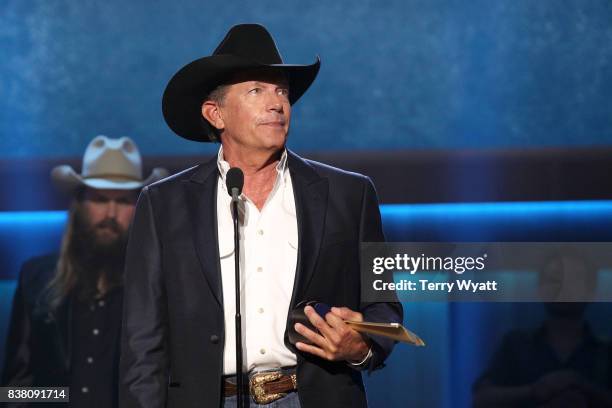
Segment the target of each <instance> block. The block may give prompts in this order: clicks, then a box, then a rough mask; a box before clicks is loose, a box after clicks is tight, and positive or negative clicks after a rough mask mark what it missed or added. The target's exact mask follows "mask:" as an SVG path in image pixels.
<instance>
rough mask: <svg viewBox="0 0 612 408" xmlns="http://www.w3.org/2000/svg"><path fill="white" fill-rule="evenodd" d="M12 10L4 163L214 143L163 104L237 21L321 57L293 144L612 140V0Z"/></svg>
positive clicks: (5, 70)
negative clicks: (174, 120)
mask: <svg viewBox="0 0 612 408" xmlns="http://www.w3.org/2000/svg"><path fill="white" fill-rule="evenodd" d="M2 3H3V4H2V6H1V7H0V10H1V11H0V44H1V45H0V47H1V48H0V49H1V50H2V57H1V58H0V96H1V97H0V135H1V137H0V158H2V157H27V156H30V157H31V156H52V157H57V156H66V155H67V156H80V155H81V154H82V152H83V149H84V147H85V145H86V144H87V142H88V141H89V140H90V139H91V138H92V137H93V136H94V135H96V134H98V133H103V134H107V135H108V136H111V137H119V136H122V135H129V136H131V137H133V138H134V139H135V140H136V141H137V143H138V144H139V145H140V147H141V149H142V151H143V153H145V154H186V153H189V154H193V153H199V152H203V151H205V152H209V151H210V148H211V147H212V146H205V145H200V144H196V143H192V142H187V141H183V140H182V139H179V138H177V137H174V136H173V135H172V134H171V133H170V131H169V130H168V129H167V128H166V126H165V124H164V123H163V119H162V117H161V112H160V98H161V94H162V92H163V89H164V86H165V84H166V82H167V80H168V79H169V78H170V77H171V75H172V74H173V73H174V72H175V71H176V70H177V69H178V68H180V67H181V66H182V65H184V64H185V63H187V62H189V61H191V60H193V59H195V58H198V57H201V56H204V55H209V54H210V53H211V51H212V50H213V49H214V48H215V46H216V45H217V44H218V43H219V41H220V40H221V39H222V38H223V36H224V34H225V32H226V31H227V30H228V28H229V27H230V26H231V25H233V24H235V23H239V22H260V23H263V24H265V25H266V26H267V27H268V28H269V29H270V31H271V32H272V33H273V35H274V36H275V38H276V39H277V42H278V46H279V48H280V50H281V53H282V54H283V55H284V58H285V60H286V61H287V62H291V63H310V62H312V61H314V58H315V55H317V54H319V55H320V56H321V59H322V68H321V72H320V76H319V78H318V80H317V81H316V82H315V84H314V86H313V88H311V90H310V91H309V92H308V93H307V94H306V96H305V97H304V98H303V100H301V101H300V102H299V103H298V104H297V105H296V107H295V116H294V119H295V120H294V123H293V128H292V135H291V138H290V146H291V147H292V148H294V149H296V150H298V151H313V150H318V149H372V148H383V149H396V148H404V149H415V148H417V149H430V148H435V149H438V148H445V149H446V148H451V149H454V148H459V149H461V148H523V147H541V146H577V145H605V144H608V145H609V144H612V104H611V103H610V91H611V90H612V69H611V63H612V25H611V24H610V21H612V2H610V1H609V0H592V1H580V0H567V1H557V0H538V1H532V0H512V1H510V0H508V1H491V0H473V1H467V2H466V1H441V0H437V1H436V0H427V1H415V0H411V1H405V0H390V1H384V2H373V1H334V2H321V1H303V0H300V1H297V0H287V1H268V0H263V1H251V2H235V1H221V0H213V1H202V0H200V1H198V0H182V1H150V0H131V1H86V2H78V1H68V0H55V1H46V0H38V1H34V0H32V1H27V2H24V1H20V0H8V1H7V0H5V1H3V2H2Z"/></svg>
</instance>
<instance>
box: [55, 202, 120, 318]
mask: <svg viewBox="0 0 612 408" xmlns="http://www.w3.org/2000/svg"><path fill="white" fill-rule="evenodd" d="M83 198H84V191H83V190H80V191H79V192H77V195H76V197H75V199H74V200H73V202H72V204H71V206H70V210H69V212H68V222H67V225H66V229H65V231H64V235H63V237H62V244H61V247H60V254H59V259H58V262H57V265H56V270H55V275H54V277H53V279H51V281H50V282H49V284H48V285H47V288H46V289H47V290H46V298H45V300H46V302H45V304H46V305H48V306H49V307H50V308H51V309H56V308H57V307H58V306H60V305H61V304H62V302H63V301H64V300H65V299H66V298H67V296H69V295H71V294H73V293H74V294H76V296H77V298H78V299H79V300H86V299H93V298H94V297H95V295H96V294H97V291H98V288H97V285H98V279H99V278H100V277H101V276H102V275H104V278H105V279H106V287H107V289H108V290H110V289H112V288H114V287H117V286H121V285H122V284H123V266H124V261H125V250H126V247H127V234H126V233H125V232H121V233H120V234H119V236H118V238H117V239H116V240H115V241H114V242H113V243H111V244H108V245H99V244H97V243H96V238H95V231H94V226H92V225H91V224H90V222H89V220H88V219H87V215H86V213H85V210H84V206H83Z"/></svg>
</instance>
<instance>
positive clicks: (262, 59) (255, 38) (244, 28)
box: [213, 24, 283, 65]
mask: <svg viewBox="0 0 612 408" xmlns="http://www.w3.org/2000/svg"><path fill="white" fill-rule="evenodd" d="M213 55H234V56H237V57H242V58H246V59H250V60H252V61H256V62H259V63H261V64H268V65H270V64H282V63H283V59H282V57H281V55H280V52H278V48H277V47H276V43H275V42H274V39H273V38H272V35H271V34H270V33H269V32H268V30H266V28H265V27H264V26H262V25H259V24H238V25H235V26H233V27H232V28H231V29H230V30H229V31H228V32H227V34H226V35H225V38H224V39H223V41H221V43H220V44H219V46H218V47H217V48H216V49H215V51H214V52H213Z"/></svg>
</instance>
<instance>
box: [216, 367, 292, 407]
mask: <svg viewBox="0 0 612 408" xmlns="http://www.w3.org/2000/svg"><path fill="white" fill-rule="evenodd" d="M296 390H297V378H296V375H295V372H294V373H288V374H283V372H282V371H263V372H260V373H256V374H253V375H251V376H250V377H249V390H248V392H249V394H251V396H252V397H253V400H254V401H255V402H256V403H257V404H269V403H270V402H273V401H276V400H277V399H279V398H282V397H284V396H285V395H287V394H288V393H290V392H293V391H296ZM245 391H246V390H245ZM237 392H238V387H237V386H236V384H234V383H231V382H229V381H228V380H224V381H223V395H224V396H225V397H231V396H232V395H236V394H237Z"/></svg>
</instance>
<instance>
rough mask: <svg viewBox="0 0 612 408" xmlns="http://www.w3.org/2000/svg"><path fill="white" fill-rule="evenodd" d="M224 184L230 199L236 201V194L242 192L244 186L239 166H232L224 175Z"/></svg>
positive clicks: (242, 174)
mask: <svg viewBox="0 0 612 408" xmlns="http://www.w3.org/2000/svg"><path fill="white" fill-rule="evenodd" d="M225 185H226V186H227V192H228V194H229V195H231V196H232V201H233V202H234V201H238V196H239V195H240V194H241V193H242V187H243V186H244V173H243V172H242V170H240V167H232V168H231V169H229V170H228V171H227V174H226V175H225Z"/></svg>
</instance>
